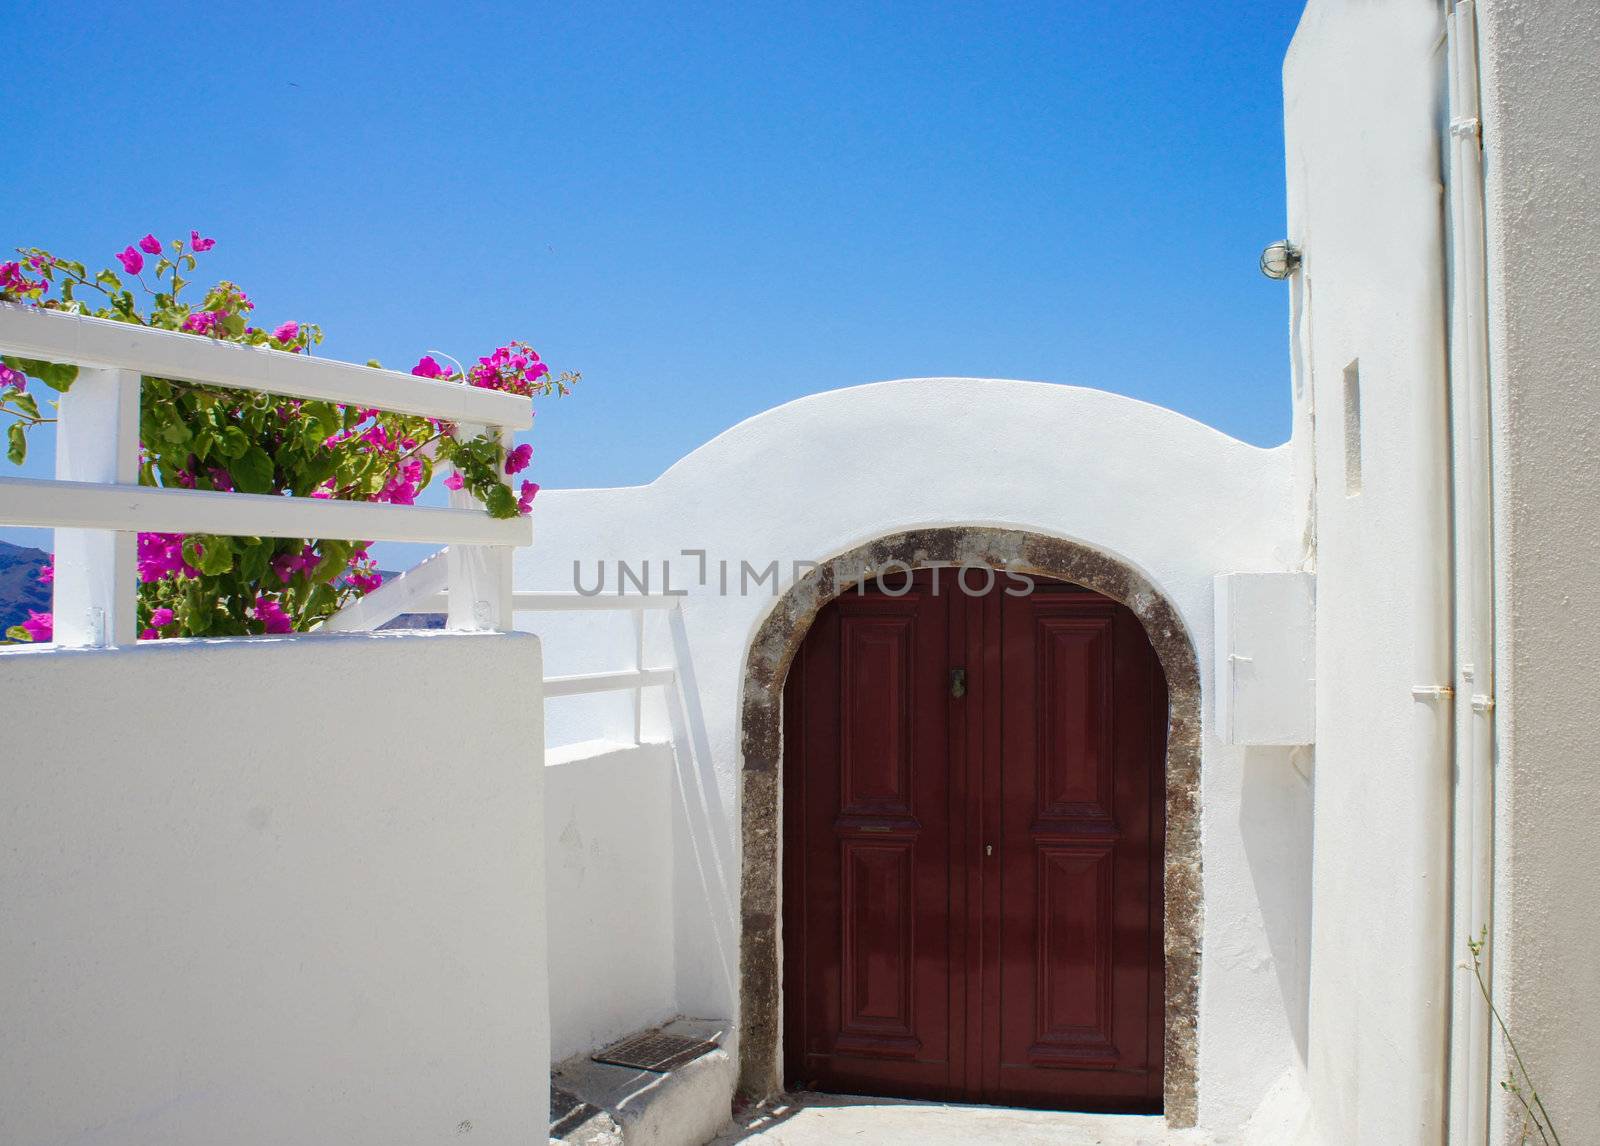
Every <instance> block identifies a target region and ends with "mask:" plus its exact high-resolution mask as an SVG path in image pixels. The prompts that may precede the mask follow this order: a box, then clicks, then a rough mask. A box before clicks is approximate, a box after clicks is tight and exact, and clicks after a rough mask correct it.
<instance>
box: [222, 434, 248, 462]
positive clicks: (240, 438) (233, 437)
mask: <svg viewBox="0 0 1600 1146" xmlns="http://www.w3.org/2000/svg"><path fill="white" fill-rule="evenodd" d="M249 448H250V435H249V434H246V433H245V432H244V431H243V430H241V429H240V428H239V427H238V426H227V427H225V428H224V429H223V431H222V452H223V453H224V454H227V455H228V457H230V458H241V457H243V456H244V454H245V451H246V450H248V449H249Z"/></svg>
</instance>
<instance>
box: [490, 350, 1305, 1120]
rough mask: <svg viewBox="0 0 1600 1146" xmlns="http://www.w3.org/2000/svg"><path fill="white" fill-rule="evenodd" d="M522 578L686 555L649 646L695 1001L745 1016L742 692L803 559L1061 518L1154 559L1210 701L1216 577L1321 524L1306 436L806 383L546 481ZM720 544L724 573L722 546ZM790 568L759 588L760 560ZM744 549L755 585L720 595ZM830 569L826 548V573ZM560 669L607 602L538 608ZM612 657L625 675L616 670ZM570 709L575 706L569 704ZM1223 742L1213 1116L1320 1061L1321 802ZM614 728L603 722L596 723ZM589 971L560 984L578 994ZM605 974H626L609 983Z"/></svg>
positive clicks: (683, 1003) (1214, 890) (1247, 1107)
mask: <svg viewBox="0 0 1600 1146" xmlns="http://www.w3.org/2000/svg"><path fill="white" fill-rule="evenodd" d="M534 520H535V544H534V545H533V547H532V548H531V549H526V550H522V551H519V553H518V555H517V576H516V581H517V588H518V589H522V590H526V589H553V590H571V589H572V588H574V581H573V564H574V562H575V561H576V562H580V563H581V565H582V574H581V576H582V584H583V586H584V587H585V588H592V587H593V586H594V584H595V580H596V563H597V562H604V563H605V566H606V581H605V587H606V591H607V592H612V593H614V592H615V591H616V588H617V582H616V570H615V562H616V561H618V560H623V561H626V562H628V563H629V565H630V567H631V568H632V569H633V570H634V571H635V572H636V573H637V572H639V571H640V570H641V567H642V566H643V565H645V564H646V563H648V564H649V567H650V579H651V580H650V590H651V591H652V592H660V591H661V590H662V588H663V585H662V581H661V578H662V569H663V563H664V562H668V563H670V567H671V574H670V575H671V587H672V589H673V591H675V592H676V591H683V590H687V595H686V596H685V597H684V598H683V604H682V609H683V624H682V629H681V632H679V633H678V634H677V636H676V640H674V639H673V634H671V633H668V632H666V631H665V626H662V631H660V632H656V631H652V633H651V644H652V649H651V654H650V657H649V658H648V659H651V660H653V661H657V662H660V661H663V660H665V659H668V658H669V657H670V656H671V655H672V653H673V651H674V650H673V648H672V646H673V645H674V644H676V645H677V646H679V647H678V649H677V652H678V653H679V654H681V656H682V657H683V658H684V659H683V661H682V664H681V666H680V668H681V669H682V671H683V672H684V675H685V684H686V689H685V696H686V712H685V713H683V714H682V715H681V716H680V717H679V718H678V719H677V721H676V727H675V729H674V738H675V740H676V741H677V742H678V748H679V753H678V755H679V758H678V764H677V767H678V778H677V779H678V789H677V792H676V797H677V804H676V807H675V810H674V814H675V816H676V820H677V822H676V825H675V832H674V849H675V853H676V869H677V878H676V882H675V888H674V900H675V902H674V918H675V921H676V946H677V968H678V983H677V990H678V1002H679V1006H680V1008H681V1009H682V1010H684V1011H685V1012H687V1013H690V1014H700V1015H705V1016H711V1017H719V1018H730V1019H731V1018H734V1017H736V1016H735V1012H736V1009H737V1005H738V966H737V961H738V895H739V857H738V839H739V817H738V792H739V786H738V779H739V771H740V760H739V749H738V717H739V696H740V691H741V688H742V680H741V676H742V673H743V669H744V663H745V655H746V651H747V646H748V642H749V640H750V638H751V636H752V634H753V633H754V631H755V629H756V627H757V625H758V624H759V622H760V620H761V618H762V616H763V615H764V614H765V613H766V612H767V611H768V610H769V609H770V608H771V607H772V604H773V599H774V597H775V596H776V595H777V593H778V592H780V591H781V589H782V588H783V587H786V586H787V585H788V583H789V582H790V581H791V580H792V579H793V575H794V570H793V566H792V563H793V562H795V561H801V562H805V561H819V560H822V559H825V558H827V557H830V556H833V555H835V554H838V553H840V552H842V551H845V550H847V549H849V548H851V547H853V546H856V545H858V544H861V543H862V542H865V541H868V540H870V539H872V538H875V537H879V536H882V535H885V534H889V533H893V532H896V531H899V530H902V529H906V528H909V527H914V526H928V525H994V526H1006V527H1013V528H1018V529H1026V530H1031V531H1035V532H1039V533H1046V534H1053V535H1056V536H1061V537H1066V538H1069V539H1072V540H1076V541H1080V542H1083V543H1086V544H1089V545H1092V546H1095V547H1097V548H1099V549H1102V550H1104V551H1106V552H1109V553H1111V554H1114V555H1116V556H1118V557H1120V558H1121V559H1123V560H1124V561H1126V562H1128V563H1130V564H1132V565H1134V566H1136V567H1137V568H1138V569H1140V570H1141V571H1142V572H1143V573H1144V574H1145V575H1146V576H1148V577H1149V578H1150V579H1151V581H1152V582H1153V583H1155V584H1156V585H1157V586H1158V587H1159V588H1160V589H1161V590H1162V592H1163V593H1165V594H1166V596H1167V597H1168V599H1169V600H1170V601H1171V602H1172V603H1173V604H1174V606H1175V607H1176V608H1177V609H1178V611H1179V613H1180V614H1181V615H1182V617H1183V619H1184V622H1185V623H1186V625H1187V626H1188V629H1189V632H1190V635H1191V637H1192V639H1193V641H1194V644H1195V649H1196V653H1197V655H1198V656H1199V660H1200V666H1201V673H1202V678H1203V682H1204V687H1205V688H1206V690H1207V694H1208V696H1209V682H1210V674H1211V667H1210V666H1211V661H1212V657H1211V645H1212V633H1211V628H1212V577H1213V575H1214V574H1216V573H1218V572H1223V571H1240V570H1244V571H1265V570H1275V569H1284V568H1288V567H1290V564H1291V563H1292V562H1293V561H1294V560H1295V559H1296V555H1297V553H1298V550H1299V546H1300V541H1301V526H1300V524H1299V522H1298V521H1297V520H1296V515H1295V514H1294V512H1293V510H1292V508H1291V494H1290V458H1289V450H1288V447H1286V446H1285V447H1279V448H1277V449H1272V450H1263V449H1258V448H1256V447H1253V446H1249V445H1246V444H1244V443H1242V442H1238V441H1235V440H1234V439H1231V438H1228V437H1226V436H1225V435H1223V434H1220V433H1218V432H1217V431H1215V430H1212V429H1209V428H1207V427H1205V426H1202V425H1200V424H1199V423H1196V422H1193V421H1191V420H1189V419H1187V418H1184V417H1183V416H1181V415H1179V414H1176V413H1173V412H1172V411H1169V410H1164V409H1160V408H1158V407H1154V406H1150V405H1147V404H1145V403H1142V402H1137V401H1134V400H1132V399H1128V398H1124V397H1120V396H1117V395H1113V394H1109V393H1104V392H1101V391H1095V390H1086V389H1080V388H1076V387H1069V386H1059V385H1051V384H1044V383H1032V382H1007V381H992V380H978V379H955V378H936V379H916V380H910V381H901V382H885V383H879V384H876V385H871V386H862V387H856V388H852V389H847V390H837V391H831V392H827V393H823V394H817V395H814V396H812V397H808V398H803V399H801V400H799V401H796V402H791V403H789V404H787V405H784V406H781V407H778V408H777V409H774V410H771V411H768V412H766V413H764V414H761V415H759V416H757V417H755V418H752V419H750V420H749V421H747V422H744V423H742V424H741V425H739V426H736V427H734V428H733V429H731V430H729V431H728V432H727V433H724V434H722V435H721V436H719V437H718V438H716V439H715V440H713V441H711V442H710V443H708V444H707V445H705V446H703V447H701V448H700V449H698V450H696V451H695V452H694V453H692V454H690V455H689V456H688V457H686V458H684V459H683V460H682V461H680V462H679V463H677V464H676V465H674V466H673V467H672V468H671V469H670V470H668V471H667V472H666V473H665V474H663V475H662V476H661V477H660V478H658V479H656V480H655V481H654V482H652V483H650V484H649V485H645V486H638V487H631V488H624V489H599V490H550V491H547V492H545V493H543V494H541V495H540V499H539V502H538V506H537V509H536V514H535V519H534ZM683 550H705V551H706V561H707V563H708V568H707V574H708V576H707V578H706V582H707V583H705V584H701V583H700V580H699V576H698V574H699V559H698V558H697V557H694V556H684V555H683V552H682V551H683ZM774 560H776V561H778V563H779V567H780V570H781V581H782V585H775V584H773V583H772V582H771V581H770V580H769V581H767V582H765V583H763V584H760V585H751V586H749V587H748V591H747V592H745V593H743V594H741V592H740V576H739V574H740V562H741V561H747V562H749V563H750V565H751V566H752V567H753V568H755V569H757V570H761V569H764V568H765V567H766V566H767V565H768V563H769V562H771V561H774ZM722 561H727V562H728V563H729V581H730V584H729V591H728V593H727V595H723V594H722V593H721V592H719V581H720V565H719V563H720V562H722ZM800 571H801V572H802V573H803V572H804V566H802V567H801V570H800ZM523 622H524V624H526V625H527V627H529V628H533V629H535V630H537V631H538V632H540V633H541V634H543V635H544V637H545V650H546V656H547V661H548V663H549V665H550V666H551V671H553V672H560V671H564V670H563V668H562V667H561V666H562V662H563V659H564V658H565V657H567V656H571V655H574V654H573V653H572V652H571V651H570V650H575V649H576V648H577V647H579V646H581V645H583V644H585V643H587V641H588V638H589V635H590V634H598V635H600V637H601V639H609V637H608V636H607V635H606V634H605V633H604V632H603V626H604V625H605V624H606V623H607V622H605V621H604V620H603V619H600V618H597V617H595V616H594V615H573V616H568V617H556V616H551V615H542V614H541V615H538V616H528V615H525V616H524V617H523ZM611 667H619V663H613V665H612V666H611ZM558 719H559V717H558V716H557V713H556V709H555V706H552V722H553V723H555V722H556V721H557V720H558ZM1212 719H1213V717H1212V712H1211V707H1210V704H1209V700H1208V703H1207V704H1206V712H1205V721H1206V724H1207V729H1208V731H1207V735H1206V738H1205V743H1204V748H1203V765H1202V772H1203V781H1202V782H1203V801H1204V810H1203V820H1202V831H1203V837H1204V844H1203V846H1204V862H1205V910H1206V922H1205V937H1204V945H1205V946H1204V967H1203V970H1202V982H1201V1013H1200V1055H1201V1058H1200V1102H1201V1122H1202V1125H1208V1126H1212V1127H1214V1128H1217V1129H1223V1128H1227V1127H1231V1126H1235V1125H1238V1124H1239V1123H1241V1122H1242V1121H1243V1120H1244V1119H1246V1118H1247V1117H1248V1116H1249V1115H1250V1113H1251V1112H1252V1111H1253V1110H1254V1108H1255V1107H1256V1105H1257V1104H1258V1103H1259V1102H1260V1101H1261V1099H1262V1098H1263V1096H1264V1095H1265V1094H1266V1092H1267V1091H1268V1090H1269V1088H1271V1087H1272V1086H1273V1084H1274V1083H1276V1082H1278V1081H1279V1080H1280V1079H1281V1078H1282V1077H1283V1076H1284V1075H1285V1074H1288V1073H1291V1072H1293V1071H1295V1070H1297V1069H1298V1064H1299V1063H1300V1062H1301V1061H1302V1060H1303V1056H1304V1039H1305V1026H1304V1024H1305V989H1306V986H1305V969H1304V959H1305V952H1306V944H1307V931H1308V927H1309V899H1308V894H1309V884H1310V877H1309V868H1308V864H1309V854H1310V839H1309V833H1310V796H1309V791H1308V788H1307V785H1306V782H1305V781H1304V780H1303V779H1301V777H1300V776H1299V775H1298V774H1297V773H1296V771H1295V770H1294V768H1293V767H1292V766H1291V763H1290V760H1289V756H1288V752H1287V750H1278V749H1253V750H1248V751H1247V750H1241V749H1235V748H1230V747H1226V746H1224V745H1222V744H1220V743H1219V742H1217V740H1216V739H1215V736H1214V734H1213V733H1212V731H1211V723H1212ZM608 732H614V730H607V729H598V730H591V731H589V732H588V733H587V735H588V736H598V735H605V734H607V733H608ZM562 989H563V985H562V984H560V983H553V984H552V990H554V991H560V990H562ZM589 989H591V990H595V991H604V989H605V985H604V984H603V983H595V984H591V985H590V987H589Z"/></svg>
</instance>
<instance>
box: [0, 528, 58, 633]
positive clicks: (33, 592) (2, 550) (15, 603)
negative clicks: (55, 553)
mask: <svg viewBox="0 0 1600 1146" xmlns="http://www.w3.org/2000/svg"><path fill="white" fill-rule="evenodd" d="M49 560H50V554H48V553H46V552H45V551H44V550H42V549H28V548H25V547H24V546H21V545H12V544H10V543H9V542H5V541H0V634H3V633H4V632H5V631H6V630H7V629H9V628H10V627H11V626H12V625H20V624H22V622H23V621H26V620H27V619H28V613H29V611H38V612H41V613H46V612H49V611H50V586H48V585H41V584H39V570H40V569H42V568H44V566H45V563H46V562H47V561H49ZM0 639H3V637H0Z"/></svg>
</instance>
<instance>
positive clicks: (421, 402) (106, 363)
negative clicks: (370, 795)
mask: <svg viewBox="0 0 1600 1146" xmlns="http://www.w3.org/2000/svg"><path fill="white" fill-rule="evenodd" d="M0 353H4V354H11V355H16V356H19V357H23V358H34V359H42V360H44V361H48V362H57V363H70V364H72V365H75V366H78V367H79V368H80V369H79V375H78V380H77V381H76V382H74V383H73V385H72V389H71V390H70V391H69V392H68V393H66V394H64V395H62V397H61V401H60V406H59V409H58V417H59V423H58V425H57V426H56V476H55V479H54V480H40V479H34V478H17V477H0V525H16V526H38V527H44V528H51V529H54V530H55V531H56V544H55V553H56V560H55V567H56V572H55V604H54V613H55V638H54V643H55V644H57V645H64V646H80V647H81V646H100V645H121V644H132V643H133V642H134V640H135V639H136V636H137V634H136V631H135V626H136V615H137V584H138V581H137V574H136V569H135V553H136V545H135V541H136V536H137V534H138V533H140V532H152V533H216V534H231V535H240V536H257V537H325V538H330V539H337V540H347V541H356V540H360V541H410V542H426V543H430V544H438V545H447V546H449V549H448V550H447V554H448V555H447V556H446V557H445V558H444V559H443V560H442V562H441V563H440V564H439V569H438V572H439V574H440V575H441V579H440V583H439V587H440V588H442V587H443V586H444V585H446V584H447V585H448V586H449V590H448V600H447V601H446V602H445V604H444V606H443V610H444V611H445V612H447V613H448V615H449V620H448V627H449V628H451V629H462V630H470V629H478V630H488V629H509V628H510V627H511V616H512V593H511V551H512V548H513V547H515V546H518V545H527V544H529V543H530V542H531V541H532V539H533V529H532V526H531V524H530V523H529V521H528V519H526V518H517V519H513V520H496V519H493V518H491V517H489V516H488V514H487V513H486V512H485V511H484V509H483V507H482V506H481V505H479V504H478V503H477V502H476V501H475V500H474V499H473V498H472V497H471V495H470V494H467V493H465V492H464V491H456V492H453V493H452V494H451V507H450V508H448V509H434V508H426V507H419V506H401V505H385V504H375V503H371V502H351V501H334V500H323V499H318V498H308V497H283V496H272V495H264V494H245V493H218V492H214V491H208V490H186V489H171V488H160V489H158V488H154V487H150V486H141V485H139V484H138V465H139V460H138V451H139V382H140V377H141V376H143V375H150V376H153V377H158V378H171V379H175V380H178V381H184V382H196V383H204V384H207V385H212V386H225V387H231V388H234V389H241V390H252V391H263V392H266V393H270V394H276V395H282V396H284V397H289V398H304V399H311V400H315V401H326V402H338V403H342V404H345V405H356V406H362V407H366V408H369V409H377V410H389V411H394V412H397V413H405V414H413V415H418V416H423V417H432V418H439V419H442V420H445V421H450V422H455V423H457V424H458V425H460V426H461V428H462V432H463V433H465V434H469V435H475V434H479V433H483V432H486V431H489V432H494V433H497V434H499V435H500V438H501V440H502V441H504V442H506V443H507V444H508V445H509V443H510V439H511V435H512V433H513V432H514V431H516V430H520V429H526V428H527V427H528V426H530V425H531V424H532V421H533V411H532V403H531V402H530V400H529V399H527V398H521V397H517V396H515V395H512V394H505V393H501V392H499V391H494V390H484V389H480V388H478V387H473V386H467V385H463V384H461V383H454V382H437V381H433V380H430V379H425V378H417V377H413V376H412V375H410V374H401V373H397V372H395V371H392V370H379V369H374V368H373V367H369V366H357V365H354V364H353V363H348V362H334V361H328V360H324V359H320V358H309V357H306V356H304V355H298V354H289V353H286V352H284V351H278V350H268V349H266V348H264V347H254V346H242V345H239V344H237V343H228V342H219V341H215V340H213V339H209V338H203V337H199V336H196V335H192V334H182V333H178V332H175V331H164V330H151V329H149V328H147V327H141V326H134V325H131V324H127V323H120V322H112V321H109V320H107V319H98V318H86V317H83V316H80V315H71V314H65V313H62V312H60V311H46V310H40V309H38V308H35V307H24V306H15V305H10V304H4V303H0ZM385 588H388V587H387V586H385ZM379 592H382V590H380V591H379ZM325 627H326V628H330V629H335V628H340V627H346V628H360V627H369V626H360V625H355V626H349V625H346V626H325ZM371 627H375V626H371Z"/></svg>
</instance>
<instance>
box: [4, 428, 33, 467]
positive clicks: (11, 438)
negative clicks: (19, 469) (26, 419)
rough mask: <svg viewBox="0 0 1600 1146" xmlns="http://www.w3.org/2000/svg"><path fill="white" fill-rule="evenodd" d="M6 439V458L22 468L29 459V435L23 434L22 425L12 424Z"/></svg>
mask: <svg viewBox="0 0 1600 1146" xmlns="http://www.w3.org/2000/svg"><path fill="white" fill-rule="evenodd" d="M6 438H7V443H6V457H8V458H9V459H11V461H13V462H14V463H16V464H17V465H19V466H20V465H21V464H22V463H23V462H24V461H26V460H27V457H28V435H27V434H25V433H24V432H23V430H22V423H21V422H12V423H11V428H10V429H9V430H7V431H6Z"/></svg>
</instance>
